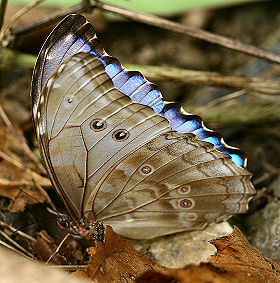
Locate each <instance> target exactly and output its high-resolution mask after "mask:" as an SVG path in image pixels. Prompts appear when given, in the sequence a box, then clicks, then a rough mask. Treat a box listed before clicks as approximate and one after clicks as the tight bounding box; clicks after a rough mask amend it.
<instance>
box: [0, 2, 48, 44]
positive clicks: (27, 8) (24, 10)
mask: <svg viewBox="0 0 280 283" xmlns="http://www.w3.org/2000/svg"><path fill="white" fill-rule="evenodd" d="M43 1H45V0H36V1H34V2H32V3H29V4H28V5H26V6H25V7H24V8H22V9H20V10H19V11H18V12H17V13H16V14H15V15H14V16H13V17H12V18H11V20H10V21H9V22H8V23H7V25H5V26H4V28H3V29H2V30H1V32H0V42H1V40H2V39H3V37H4V36H5V35H6V33H7V32H8V31H9V29H10V28H11V27H12V25H13V24H14V23H15V22H16V21H17V20H18V19H19V18H20V17H22V16H23V15H24V14H26V13H27V12H29V11H30V10H31V9H33V8H34V7H36V6H38V5H39V4H41V3H42V2H43Z"/></svg>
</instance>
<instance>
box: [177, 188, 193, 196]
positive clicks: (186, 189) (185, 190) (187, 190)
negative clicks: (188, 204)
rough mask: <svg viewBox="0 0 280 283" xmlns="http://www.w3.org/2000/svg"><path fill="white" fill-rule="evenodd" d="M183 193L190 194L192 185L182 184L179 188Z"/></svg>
mask: <svg viewBox="0 0 280 283" xmlns="http://www.w3.org/2000/svg"><path fill="white" fill-rule="evenodd" d="M178 191H179V193H181V194H188V193H189V192H190V191H191V186H182V187H180V188H179V189H178Z"/></svg>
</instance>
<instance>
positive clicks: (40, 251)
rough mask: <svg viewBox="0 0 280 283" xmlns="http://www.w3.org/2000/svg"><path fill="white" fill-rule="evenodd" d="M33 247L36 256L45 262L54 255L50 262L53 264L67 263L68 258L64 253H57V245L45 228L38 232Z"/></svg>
mask: <svg viewBox="0 0 280 283" xmlns="http://www.w3.org/2000/svg"><path fill="white" fill-rule="evenodd" d="M33 248H34V252H35V254H36V257H37V258H38V259H39V260H41V261H43V262H46V261H47V260H48V259H49V258H50V257H52V258H51V260H50V263H52V264H56V265H62V264H67V261H66V259H65V258H64V257H63V256H62V255H60V254H59V253H55V252H56V249H57V246H56V244H55V243H54V241H53V239H52V238H51V237H50V236H49V235H48V233H47V232H46V231H45V230H43V231H41V232H39V233H38V237H37V239H36V242H35V243H34V244H33Z"/></svg>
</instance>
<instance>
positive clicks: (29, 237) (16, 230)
mask: <svg viewBox="0 0 280 283" xmlns="http://www.w3.org/2000/svg"><path fill="white" fill-rule="evenodd" d="M0 226H3V227H6V228H8V229H10V230H11V231H12V232H13V233H17V234H19V235H20V236H22V237H24V238H26V239H28V240H30V241H32V242H35V241H36V240H35V239H34V238H33V237H31V236H30V235H28V234H26V233H24V232H22V231H20V230H18V229H16V228H15V227H13V226H11V225H9V224H7V223H5V222H3V221H0Z"/></svg>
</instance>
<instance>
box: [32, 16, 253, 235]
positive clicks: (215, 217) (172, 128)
mask: <svg viewBox="0 0 280 283" xmlns="http://www.w3.org/2000/svg"><path fill="white" fill-rule="evenodd" d="M31 94H32V105H33V119H34V125H35V129H36V135H37V139H38V142H39V148H40V152H41V156H42V159H43V161H44V165H45V167H46V170H47V172H48V175H49V177H50V179H51V181H52V184H53V186H54V187H55V189H56V191H57V192H58V194H59V195H60V196H61V197H62V199H63V201H64V203H65V205H66V208H67V210H68V211H69V213H70V215H71V217H73V219H78V220H81V221H83V222H84V223H85V222H87V223H93V222H95V221H98V222H103V223H104V224H106V225H111V226H112V227H113V229H114V230H115V231H116V232H117V233H119V234H121V235H123V236H125V237H128V238H133V239H151V238H155V237H158V236H162V235H166V234H172V233H176V232H181V231H186V230H195V229H202V228H204V227H205V226H206V225H207V224H209V223H212V222H218V221H222V220H226V219H228V218H229V217H231V216H232V215H234V214H236V213H242V212H245V211H246V210H247V208H248V202H249V200H250V199H251V197H252V196H253V194H254V193H255V189H254V187H253V185H252V184H251V181H250V179H251V174H250V173H249V172H248V171H247V170H246V169H245V166H246V158H245V155H244V154H243V153H242V152H241V151H239V150H238V149H236V148H233V147H230V146H228V145H226V144H225V143H224V141H223V139H222V138H221V137H220V136H219V135H218V134H217V133H215V132H213V131H211V130H209V129H207V128H206V127H205V126H204V125H203V122H202V120H201V118H200V117H199V116H197V115H192V114H189V113H186V112H184V110H183V109H181V107H180V105H179V104H176V103H166V102H164V101H163V98H162V95H161V93H160V91H159V90H158V88H157V87H156V86H155V85H153V84H152V83H150V82H149V81H147V80H146V79H145V78H144V77H143V75H142V74H140V73H139V72H136V71H128V70H126V69H125V68H124V67H123V66H122V65H121V64H120V62H119V61H118V60H117V59H116V58H114V57H111V56H109V55H108V54H107V53H106V52H105V50H104V49H103V47H102V45H101V42H100V41H99V40H98V38H97V37H96V34H95V31H94V29H93V27H92V26H91V24H90V23H89V22H88V21H87V20H86V19H85V18H84V17H83V16H81V15H74V14H72V15H68V16H66V17H65V18H64V19H63V20H62V21H61V22H60V23H59V24H58V25H57V26H56V27H55V28H54V30H53V31H52V32H51V34H50V35H49V37H48V38H47V40H46V42H45V43H44V45H43V47H42V49H41V51H40V54H39V56H38V59H37V63H36V65H35V68H34V72H33V81H32V92H31Z"/></svg>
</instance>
